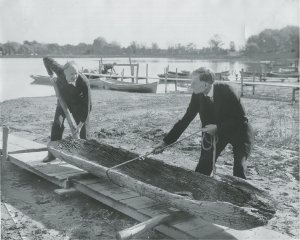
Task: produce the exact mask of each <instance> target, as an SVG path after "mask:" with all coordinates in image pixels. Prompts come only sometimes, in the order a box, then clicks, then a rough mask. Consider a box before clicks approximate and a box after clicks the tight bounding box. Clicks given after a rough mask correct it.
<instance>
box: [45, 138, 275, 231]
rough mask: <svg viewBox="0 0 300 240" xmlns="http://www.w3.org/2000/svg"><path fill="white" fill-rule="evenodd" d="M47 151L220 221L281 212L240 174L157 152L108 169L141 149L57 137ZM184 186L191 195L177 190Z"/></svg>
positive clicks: (251, 223)
mask: <svg viewBox="0 0 300 240" xmlns="http://www.w3.org/2000/svg"><path fill="white" fill-rule="evenodd" d="M48 150H49V151H50V152H51V153H52V154H54V156H55V157H57V158H59V159H61V160H64V161H66V162H68V163H70V164H72V165H74V166H77V167H79V168H81V169H83V170H85V171H87V172H89V173H91V174H93V175H95V176H98V177H105V178H108V179H109V180H110V181H112V182H113V183H115V184H117V185H119V186H123V187H126V188H128V189H130V190H132V191H135V192H137V193H139V194H140V195H143V196H146V197H148V198H151V199H153V200H155V201H158V202H161V203H164V204H168V205H169V206H172V207H174V208H177V209H180V210H182V211H185V212H188V213H191V214H193V215H196V216H199V217H201V218H203V219H204V220H206V221H209V222H212V223H215V224H219V225H223V226H227V227H230V228H234V229H238V230H244V229H250V228H254V227H258V226H262V225H265V224H266V223H267V221H268V220H269V219H270V218H272V217H273V216H274V214H275V212H276V203H275V202H274V200H273V199H272V198H271V196H270V194H269V193H268V192H266V191H265V190H263V189H260V188H258V187H256V186H254V185H252V184H251V183H249V182H247V181H246V180H243V179H240V178H237V177H233V176H228V175H220V174H219V175H217V176H216V177H215V178H212V177H209V176H205V175H203V174H200V173H197V172H194V171H191V170H188V169H185V168H182V167H178V166H173V165H169V164H167V163H165V162H163V161H161V160H158V159H155V158H152V157H147V158H145V159H144V160H137V161H133V162H130V163H128V164H125V165H123V166H120V167H118V168H116V169H112V170H109V168H111V167H113V166H116V165H118V164H121V163H123V162H125V161H128V160H131V159H133V158H135V157H137V156H138V154H136V153H133V152H130V151H127V150H125V149H122V148H120V147H113V146H111V145H108V144H105V143H103V142H99V141H96V140H82V139H81V140H74V139H70V138H68V139H64V140H61V141H53V142H49V144H48ZM182 191H185V192H188V193H190V194H188V195H190V196H192V198H190V197H187V196H181V195H178V192H182Z"/></svg>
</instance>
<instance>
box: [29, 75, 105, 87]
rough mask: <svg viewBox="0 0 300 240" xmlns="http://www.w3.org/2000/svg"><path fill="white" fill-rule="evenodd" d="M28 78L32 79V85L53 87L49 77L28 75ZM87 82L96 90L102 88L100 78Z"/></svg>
mask: <svg viewBox="0 0 300 240" xmlns="http://www.w3.org/2000/svg"><path fill="white" fill-rule="evenodd" d="M30 77H31V78H32V79H34V81H33V82H32V84H39V85H50V86H53V84H52V83H51V81H50V77H49V76H42V75H30ZM89 82H90V86H91V87H98V88H102V87H103V85H102V82H101V81H100V78H90V79H89Z"/></svg>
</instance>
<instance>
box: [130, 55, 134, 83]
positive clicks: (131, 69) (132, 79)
mask: <svg viewBox="0 0 300 240" xmlns="http://www.w3.org/2000/svg"><path fill="white" fill-rule="evenodd" d="M129 62H130V71H131V76H133V75H134V69H133V66H131V56H130V55H129ZM131 81H132V82H134V78H131Z"/></svg>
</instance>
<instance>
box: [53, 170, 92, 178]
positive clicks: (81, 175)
mask: <svg viewBox="0 0 300 240" xmlns="http://www.w3.org/2000/svg"><path fill="white" fill-rule="evenodd" d="M91 176H92V175H91V174H89V173H87V172H75V173H71V174H68V175H67V176H65V175H57V176H55V177H56V178H57V179H58V180H66V179H69V180H74V179H77V180H78V179H87V178H91Z"/></svg>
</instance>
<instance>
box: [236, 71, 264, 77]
mask: <svg viewBox="0 0 300 240" xmlns="http://www.w3.org/2000/svg"><path fill="white" fill-rule="evenodd" d="M240 74H241V76H242V74H243V77H253V72H247V71H240ZM255 76H257V77H260V76H261V73H258V72H256V73H255Z"/></svg>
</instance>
